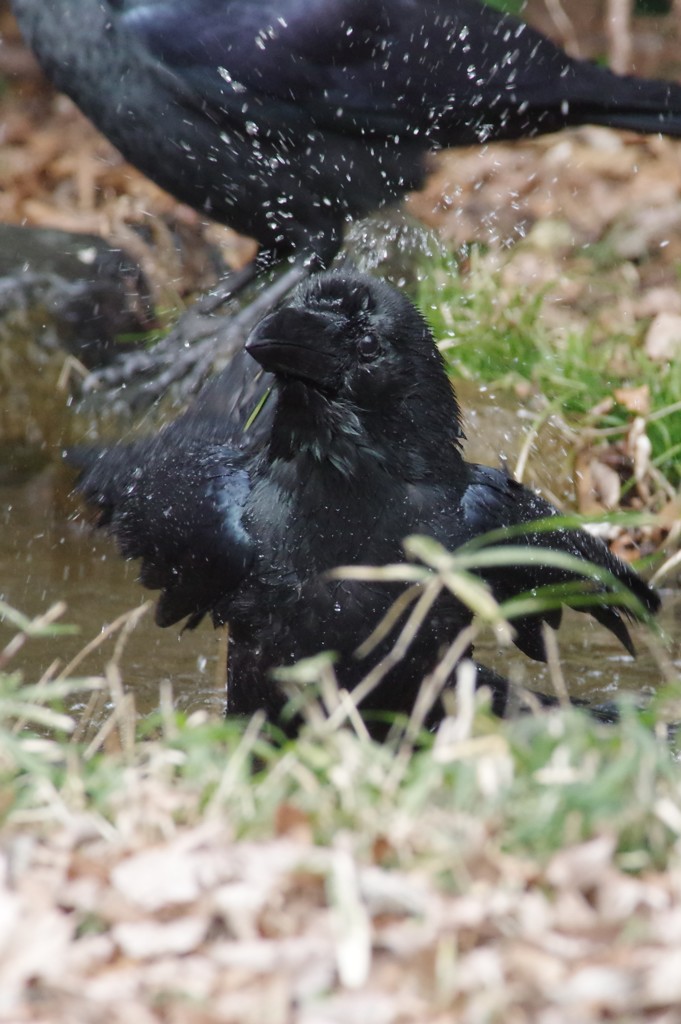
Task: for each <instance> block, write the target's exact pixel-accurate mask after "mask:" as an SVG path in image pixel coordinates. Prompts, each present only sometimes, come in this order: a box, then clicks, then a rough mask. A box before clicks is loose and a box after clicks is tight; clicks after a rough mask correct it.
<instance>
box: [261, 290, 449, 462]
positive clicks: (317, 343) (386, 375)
mask: <svg viewBox="0 0 681 1024" xmlns="http://www.w3.org/2000/svg"><path fill="white" fill-rule="evenodd" d="M246 348H247V350H248V352H250V354H251V355H252V356H253V357H254V358H255V359H257V361H258V362H259V363H260V364H261V366H262V367H263V368H264V369H266V370H269V371H270V372H271V373H273V374H274V376H275V378H276V381H277V387H278V390H279V394H280V406H283V407H284V408H285V409H286V410H288V411H289V413H288V414H289V416H290V417H291V418H292V419H295V421H296V427H297V432H298V435H299V438H298V440H299V441H300V432H301V427H302V413H301V410H307V412H308V416H307V423H308V427H309V429H310V430H311V431H317V432H320V431H321V430H322V427H323V425H326V426H331V425H333V424H335V425H336V428H337V429H336V430H335V432H334V431H332V432H331V436H332V437H333V436H338V434H339V433H343V432H344V433H345V437H346V440H347V439H348V438H349V436H350V434H354V435H356V436H357V438H358V443H361V444H363V445H364V446H365V447H366V446H367V445H368V444H373V445H375V446H381V447H383V448H385V446H386V445H389V446H393V447H394V448H396V449H399V448H400V447H401V448H402V454H404V447H403V446H404V445H405V444H407V446H408V447H412V446H414V447H419V448H423V446H429V445H430V444H433V443H437V444H438V445H439V446H443V445H445V446H446V445H447V443H448V442H451V443H452V444H453V445H454V446H455V447H456V446H457V445H458V442H459V439H460V437H461V428H460V425H459V409H458V405H457V402H456V398H455V396H454V392H453V390H452V387H451V385H450V383H449V380H448V378H447V374H446V371H445V368H444V363H443V360H442V356H441V355H440V353H439V351H438V349H437V347H436V345H435V342H434V340H433V336H432V334H431V332H430V329H429V328H428V325H427V324H426V322H425V320H424V319H423V317H422V316H421V314H420V313H419V312H418V310H417V309H416V308H415V307H414V306H413V305H412V303H411V302H410V301H409V299H408V298H407V297H406V296H405V295H403V294H402V293H401V292H399V291H398V290H397V289H396V288H393V287H392V286H391V285H389V284H387V283H386V282H385V281H380V280H377V279H376V278H373V277H370V276H369V275H367V274H360V273H357V272H348V271H334V272H330V273H325V274H319V275H317V276H315V277H312V278H310V279H308V280H307V281H305V282H304V283H303V284H302V285H300V286H299V287H298V288H297V289H296V291H295V292H294V293H293V295H292V296H291V297H290V298H289V299H287V300H286V301H285V302H284V304H283V305H282V306H280V307H279V308H278V309H276V310H275V311H274V312H273V313H270V314H269V315H268V316H266V317H265V318H264V319H263V320H262V321H261V322H260V323H259V324H258V325H257V326H256V327H255V329H254V330H253V332H252V333H251V335H250V337H249V339H248V342H247V344H246ZM386 454H387V453H386ZM390 454H391V455H395V456H397V457H399V456H400V451H399V450H396V451H394V452H391V453H390Z"/></svg>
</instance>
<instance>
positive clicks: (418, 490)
mask: <svg viewBox="0 0 681 1024" xmlns="http://www.w3.org/2000/svg"><path fill="white" fill-rule="evenodd" d="M246 347H247V350H248V352H249V353H250V354H251V356H253V357H254V358H255V359H256V360H257V361H258V362H259V363H260V365H261V366H263V367H264V368H265V369H267V370H268V371H270V372H271V373H272V374H273V379H274V390H275V395H274V398H273V399H272V402H273V410H272V412H271V413H268V417H269V418H268V420H267V422H268V430H267V432H266V435H265V436H264V438H263V440H262V442H261V444H260V446H259V448H258V449H257V450H254V449H253V448H252V447H251V448H249V449H247V450H244V449H241V448H240V447H239V438H238V437H237V436H236V435H235V433H234V428H233V426H232V423H231V421H230V419H229V417H227V418H226V419H225V420H224V421H223V420H222V419H221V417H220V409H219V405H218V403H216V400H215V399H216V394H215V392H213V391H209V392H208V393H207V394H208V398H207V399H206V400H205V401H202V400H201V399H200V398H199V400H198V401H197V403H196V404H195V406H194V407H192V408H190V409H189V410H188V411H187V412H186V413H185V414H184V415H182V416H181V417H180V418H179V419H177V420H176V421H175V422H173V423H172V424H171V425H169V426H168V427H166V428H165V429H164V430H162V431H161V433H159V434H158V436H156V437H154V438H151V439H147V440H141V441H137V442H134V443H131V444H120V445H115V446H114V447H111V448H108V449H105V450H103V451H100V452H94V451H90V452H87V451H84V452H83V451H81V452H80V453H79V454H77V456H76V458H75V461H76V462H78V463H79V464H80V466H81V476H80V478H79V482H78V485H77V486H78V489H79V490H80V492H81V493H82V494H83V495H84V497H85V499H86V501H87V502H88V503H89V504H90V505H92V506H94V507H95V508H96V509H97V510H98V511H99V523H100V524H101V525H102V526H106V527H108V528H109V530H110V531H111V532H112V533H113V534H114V536H115V537H116V539H117V541H118V544H119V547H120V550H121V552H122V554H123V555H125V556H126V557H128V558H140V559H141V560H142V568H141V581H142V583H143V584H144V585H145V586H147V587H151V588H155V589H159V590H161V596H160V599H159V602H158V606H157V612H156V620H157V622H158V623H159V625H161V626H169V625H172V624H174V623H177V622H179V621H181V620H183V619H186V620H187V622H188V625H190V626H194V625H196V624H197V623H198V622H199V621H200V619H201V618H202V617H203V616H205V615H210V616H211V617H212V619H213V622H214V624H215V625H220V624H222V623H226V622H227V623H229V628H230V652H229V661H228V665H229V669H228V675H229V679H228V700H227V710H228V712H229V713H234V714H250V713H252V712H254V711H256V709H259V708H262V709H264V710H265V711H266V713H267V714H268V716H269V717H270V718H271V719H273V720H279V719H280V715H281V710H282V707H283V704H284V695H283V693H282V691H281V689H280V687H279V685H278V684H277V683H276V682H275V680H274V679H273V677H272V670H273V669H275V668H277V667H278V666H282V665H283V666H287V665H291V664H292V663H294V662H296V661H297V660H299V659H300V658H303V657H306V656H309V655H314V654H316V653H317V652H319V651H322V650H326V651H333V652H335V653H336V656H337V662H336V670H337V673H338V678H339V681H340V683H341V685H342V686H344V687H346V688H348V689H352V688H354V687H355V686H356V685H357V683H358V682H359V681H360V680H361V679H362V678H363V677H364V676H365V675H366V673H367V672H368V670H369V669H370V668H371V667H372V666H373V665H375V664H376V663H377V661H378V659H379V658H381V657H383V656H384V655H385V654H386V653H387V651H388V650H389V649H390V647H391V645H392V644H393V643H394V640H395V633H394V630H393V633H392V634H391V635H390V636H388V637H387V638H386V639H385V640H384V641H383V642H382V643H381V644H380V645H379V646H378V648H376V649H375V650H374V651H373V653H372V654H371V655H370V656H369V657H365V658H359V657H357V656H356V650H357V648H358V645H360V644H361V643H362V641H364V640H365V639H366V638H367V636H368V635H369V634H370V633H371V631H372V630H373V629H374V627H375V626H377V624H378V623H379V621H380V620H381V619H382V617H383V616H384V615H385V613H386V612H387V611H388V609H389V607H390V606H391V604H392V602H393V601H394V599H395V597H396V596H397V593H398V591H396V585H395V584H392V585H390V584H386V583H378V582H370V581H366V580H357V579H352V580H349V579H347V578H335V577H334V576H333V575H332V574H330V570H333V569H334V568H335V567H338V566H347V565H355V566H361V565H370V566H380V565H383V564H385V563H394V562H404V561H405V555H404V551H403V547H402V541H403V539H404V538H405V537H407V536H408V535H410V534H427V535H429V536H430V537H433V538H435V539H436V540H437V541H439V542H440V543H441V544H442V545H444V546H445V547H446V548H448V549H449V550H451V551H453V550H455V549H458V548H461V546H462V545H464V544H466V543H467V542H470V541H473V540H475V539H476V538H478V537H480V536H481V535H482V534H485V533H487V532H488V531H491V530H496V529H499V528H504V527H514V526H522V525H523V524H528V523H530V524H531V523H534V522H535V521H536V520H539V519H545V518H547V517H553V516H555V515H556V514H557V513H556V509H555V508H553V506H552V505H550V504H548V503H547V502H546V501H544V500H543V499H542V498H540V497H539V496H538V495H536V494H535V493H533V492H531V491H530V490H528V489H527V488H525V487H523V486H522V485H520V484H518V483H516V482H515V481H513V480H512V479H511V478H509V477H508V476H506V475H505V474H504V473H502V472H501V471H499V470H496V469H490V468H488V467H485V466H478V465H473V464H471V463H467V462H466V461H464V458H463V456H462V452H461V438H462V432H461V427H460V416H459V408H458V405H457V401H456V397H455V395H454V392H453V390H452V387H451V384H450V381H449V379H448V377H447V374H446V371H445V367H444V364H443V360H442V357H441V355H440V353H439V351H438V349H437V347H436V345H435V343H434V340H433V336H432V334H431V332H430V330H429V328H428V326H427V324H426V322H425V321H424V319H423V318H422V317H421V315H420V314H419V312H418V311H417V310H416V309H415V308H414V306H413V305H412V304H411V302H410V301H409V300H408V299H407V298H406V297H405V296H404V295H403V294H401V293H400V292H399V291H397V290H396V289H394V288H393V287H392V286H390V285H388V284H386V283H384V282H381V281H379V280H376V279H373V278H371V277H369V276H367V275H362V274H358V273H352V272H341V271H335V272H327V273H324V274H320V275H318V276H314V277H311V278H309V279H308V280H306V281H305V282H304V283H303V284H302V285H300V286H299V287H298V289H297V290H296V291H295V292H294V293H293V294H292V296H291V297H290V298H289V299H288V300H286V301H285V302H284V304H283V305H281V307H280V308H278V309H277V310H276V311H275V312H273V313H271V314H269V315H267V316H266V317H265V318H264V319H263V320H262V321H261V322H260V323H259V324H258V325H257V327H256V328H255V329H254V331H253V332H252V333H251V336H250V338H249V340H248V343H247V346H246ZM497 541H498V538H497ZM515 543H519V544H522V545H524V546H525V549H526V550H527V551H531V552H536V559H533V560H532V561H531V562H530V563H529V564H524V563H523V562H522V560H521V559H518V563H517V564H514V565H513V566H511V567H508V566H506V567H496V568H494V567H492V568H488V569H485V570H483V571H481V572H480V575H482V576H483V578H484V579H485V580H486V581H487V583H488V584H489V586H490V587H491V590H492V593H493V594H494V596H495V597H496V598H497V599H498V600H499V601H502V600H504V599H506V598H510V597H513V596H515V595H520V594H523V593H525V592H526V591H532V590H535V589H536V588H539V587H541V586H544V585H550V584H558V583H566V582H569V581H572V582H573V583H574V582H575V581H581V583H582V586H580V587H579V588H578V589H579V593H577V594H576V596H573V597H574V604H575V606H579V605H580V599H583V598H584V595H585V592H587V591H590V593H591V599H592V604H591V605H590V607H589V608H588V611H590V612H591V614H592V615H593V616H594V617H595V618H596V619H598V621H600V622H601V623H602V624H603V625H605V626H606V627H607V628H609V629H610V630H612V632H613V633H615V635H616V636H617V637H618V638H619V639H620V640H621V641H622V643H623V644H624V646H625V647H626V648H627V650H629V651H631V650H632V646H631V640H630V638H629V634H628V631H627V627H626V625H625V622H624V618H623V612H622V610H621V609H620V608H618V607H617V605H616V604H613V603H612V600H613V589H612V587H611V583H612V580H610V582H608V581H605V582H604V581H601V582H598V581H597V582H596V583H593V581H592V582H591V583H589V582H587V580H586V578H585V577H582V576H581V575H580V574H579V573H571V572H567V571H565V569H564V568H555V567H551V566H549V565H547V564H545V563H543V562H542V554H543V553H544V554H545V553H546V552H556V551H557V552H564V553H568V554H570V555H572V556H574V557H576V558H577V559H579V560H580V562H581V563H582V564H584V563H585V562H589V563H594V564H595V565H596V566H598V567H601V569H604V570H607V571H608V572H609V573H610V574H611V577H612V578H614V580H616V581H618V583H619V584H621V585H622V586H623V587H624V588H626V590H627V591H629V592H630V593H631V594H632V595H635V597H636V598H637V599H638V601H639V602H640V608H641V610H643V611H644V612H645V611H647V612H650V613H652V612H654V611H655V610H656V609H657V607H658V604H659V599H658V597H657V595H656V593H655V592H654V591H653V590H651V589H650V588H649V587H648V586H647V585H646V584H645V583H644V582H643V581H642V580H641V579H640V578H639V576H638V575H637V574H636V573H635V572H634V571H633V570H632V569H631V568H630V567H629V566H627V565H625V564H624V563H623V562H621V561H620V560H619V559H618V558H616V557H615V556H613V555H612V554H611V553H610V552H609V551H608V549H607V548H606V546H605V545H604V544H603V543H602V542H601V541H600V540H597V539H596V538H594V537H592V536H591V535H590V534H589V533H587V532H585V531H583V530H581V529H565V528H560V527H556V528H555V529H552V530H550V531H549V532H539V530H537V531H536V532H531V533H526V534H524V535H523V536H520V537H517V538H516V539H515ZM585 573H587V574H588V570H586V567H585ZM565 601H566V603H570V599H569V598H568V597H566V598H565ZM471 619H472V613H471V612H470V610H469V609H468V608H467V607H466V606H465V605H464V604H462V603H460V602H459V601H458V600H456V599H455V598H454V597H453V596H452V595H451V594H448V595H446V596H441V597H440V598H439V599H438V601H437V603H436V604H435V606H434V608H433V610H432V612H431V613H430V615H429V616H428V618H427V620H426V621H425V623H424V625H423V626H422V628H421V630H420V632H419V633H418V636H417V638H416V639H415V641H414V642H413V643H412V645H411V647H410V648H409V650H408V652H407V654H406V655H405V657H404V658H403V659H402V661H400V662H399V664H397V665H396V666H394V667H393V668H392V670H391V671H390V672H389V673H388V675H387V676H386V677H385V678H384V679H383V681H382V682H381V684H380V685H379V686H378V688H377V689H376V690H375V691H374V692H373V693H371V695H370V696H369V697H368V698H367V699H366V701H365V702H364V703H363V705H362V708H363V710H371V709H373V710H374V711H376V710H378V709H380V710H383V711H388V712H407V713H408V712H409V711H410V710H411V708H412V706H413V704H414V701H415V698H416V695H417V693H418V691H419V685H420V683H421V680H422V679H423V677H424V675H425V674H426V673H427V672H429V671H430V670H431V669H433V667H434V666H435V665H436V663H437V662H438V659H439V658H440V657H441V655H442V652H443V649H444V648H445V647H446V645H448V644H449V643H451V642H452V641H453V640H454V638H455V637H456V636H457V635H458V634H459V633H460V632H461V630H462V629H464V628H465V627H466V626H467V625H468V624H469V623H470V621H471ZM402 621H403V620H402ZM545 622H546V623H548V624H549V625H551V626H553V627H557V626H558V625H559V623H560V609H558V610H555V611H545V612H538V613H536V614H527V615H525V616H524V617H523V618H521V619H517V620H516V621H515V623H514V625H515V629H516V638H515V643H516V645H517V646H518V647H519V648H520V649H521V650H522V651H524V652H525V653H526V654H528V655H529V656H530V657H531V658H535V659H543V658H544V657H545V651H544V637H543V623H545ZM478 677H479V680H480V681H482V682H491V684H492V686H493V688H494V689H495V690H496V691H497V692H496V699H495V706H496V707H499V708H501V707H503V705H504V702H505V699H506V685H505V683H504V681H503V680H500V679H499V677H495V676H494V674H493V673H491V672H489V671H488V670H486V669H484V668H482V667H480V668H479V669H478Z"/></svg>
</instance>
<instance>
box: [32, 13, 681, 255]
mask: <svg viewBox="0 0 681 1024" xmlns="http://www.w3.org/2000/svg"><path fill="white" fill-rule="evenodd" d="M13 5H14V10H15V12H16V16H17V18H18V20H19V24H20V26H21V28H22V30H23V32H24V34H25V36H26V39H27V41H28V42H29V44H30V45H31V46H32V48H33V49H34V51H35V53H36V55H37V57H38V60H39V61H40V63H41V64H42V66H43V68H44V69H45V71H46V73H47V75H48V76H49V78H51V79H52V81H53V82H54V83H55V85H56V86H57V87H58V88H59V89H62V90H63V91H64V92H66V93H67V94H68V95H69V96H71V97H72V99H73V100H74V101H75V102H76V103H77V104H78V106H79V107H81V109H82V110H83V111H84V112H85V113H86V114H87V115H88V117H90V118H91V120H92V121H93V122H94V124H95V125H96V126H97V127H98V128H99V129H100V130H101V131H103V132H104V134H105V135H107V136H108V138H109V139H111V141H112V142H113V143H114V144H115V145H116V146H117V147H118V148H119V149H120V151H121V153H122V154H123V155H124V156H125V157H126V159H128V160H130V161H131V163H133V164H135V165H136V166H137V167H138V168H139V169H140V170H141V171H143V172H144V173H145V174H147V175H148V176H149V177H150V178H151V179H152V180H153V181H155V182H157V184H159V185H161V186H162V187H163V188H165V189H167V190H168V191H169V192H171V193H172V194H173V195H175V196H177V197H178V198H179V199H181V200H182V201H183V202H186V203H188V204H189V205H190V206H194V207H196V208H197V209H199V210H201V211H204V212H206V213H207V214H208V215H209V216H211V217H214V218H215V219H216V220H219V221H222V222H223V223H225V224H229V225H230V226H231V227H233V228H235V229H236V230H237V231H239V232H241V233H243V234H246V235H250V236H252V237H253V238H255V239H256V240H257V241H258V243H259V245H260V252H259V255H258V261H257V262H258V266H259V267H265V266H268V265H270V264H272V263H273V262H276V261H279V260H281V259H284V258H287V257H290V256H294V257H298V256H300V257H306V258H309V257H315V260H316V263H317V264H318V265H321V266H326V265H328V263H329V261H330V260H331V259H332V258H333V256H334V255H335V254H336V252H337V251H338V249H339V247H340V244H341V241H342V236H343V228H344V225H345V222H346V221H347V220H348V219H349V218H353V217H361V216H363V215H364V214H367V213H369V212H370V211H371V210H374V209H376V208H377V207H380V206H383V205H384V204H386V203H390V202H393V201H395V200H397V199H399V198H400V197H401V196H402V195H403V194H404V193H405V192H407V191H408V190H411V189H417V188H420V186H421V185H422V184H423V180H424V176H425V173H426V167H425V163H424V155H425V154H426V153H427V152H428V151H429V150H437V149H443V148H447V147H450V146H461V145H471V144H475V143H479V142H487V141H491V140H497V139H516V138H527V137H531V136H535V135H539V134H542V133H546V132H553V131H557V130H558V129H560V128H564V127H566V126H568V125H577V124H588V123H593V124H602V125H610V126H613V127H616V128H630V129H633V130H635V131H641V132H665V133H667V134H670V135H679V134H681V86H679V85H675V84H672V83H669V82H659V81H648V80H645V79H636V78H626V77H621V76H618V75H615V74H613V73H612V72H610V71H607V70H605V69H603V68H599V67H596V66H595V65H592V64H589V63H587V62H585V61H580V60H573V59H572V58H570V57H568V56H567V55H566V54H565V53H564V52H563V51H562V50H560V49H559V48H558V47H556V46H555V45H554V44H553V43H551V42H550V41H549V40H548V39H546V38H545V37H544V36H542V35H540V34H539V33H538V32H536V31H535V30H534V29H532V28H530V27H529V26H528V25H526V24H524V23H523V22H521V21H519V20H517V19H516V18H513V17H511V16H510V15H506V14H502V13H500V12H499V11H497V10H495V9H493V8H491V7H488V6H486V5H485V4H484V3H482V2H480V0H418V2H415V0H376V2H371V3H369V2H367V0H277V2H269V3H268V2H262V0H49V2H47V0H13Z"/></svg>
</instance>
